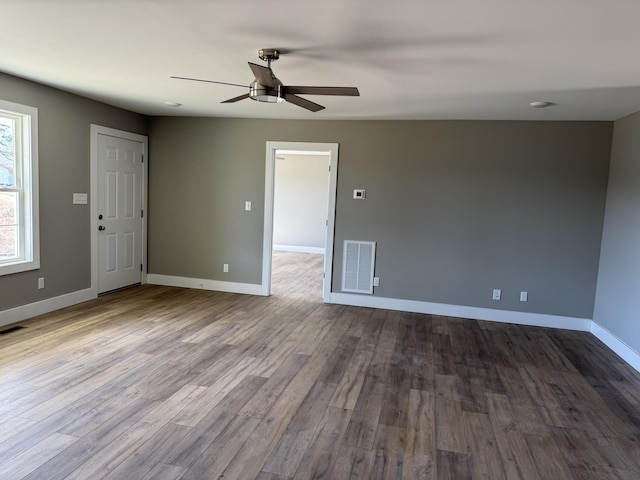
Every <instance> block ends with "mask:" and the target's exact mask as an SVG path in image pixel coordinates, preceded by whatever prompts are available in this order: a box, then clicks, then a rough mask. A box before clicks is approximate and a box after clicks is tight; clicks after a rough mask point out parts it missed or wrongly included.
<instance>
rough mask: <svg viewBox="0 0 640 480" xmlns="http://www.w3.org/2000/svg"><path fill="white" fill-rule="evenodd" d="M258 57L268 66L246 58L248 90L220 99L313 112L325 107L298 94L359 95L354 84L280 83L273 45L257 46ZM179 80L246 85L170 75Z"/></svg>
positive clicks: (278, 54)
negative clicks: (291, 106)
mask: <svg viewBox="0 0 640 480" xmlns="http://www.w3.org/2000/svg"><path fill="white" fill-rule="evenodd" d="M258 57H259V58H260V59H261V60H264V61H265V62H267V66H266V67H265V66H263V65H258V64H255V63H251V62H249V68H251V71H252V72H253V75H254V76H255V79H254V80H253V82H251V84H250V85H249V93H245V94H244V95H240V96H238V97H233V98H230V99H229V100H225V101H224V102H222V103H234V102H238V101H240V100H244V99H245V98H250V99H251V100H256V101H258V102H268V103H281V102H285V101H286V102H289V103H293V104H294V105H297V106H299V107H302V108H305V109H307V110H310V111H312V112H317V111H319V110H322V109H324V108H325V107H323V106H322V105H319V104H317V103H314V102H312V101H310V100H307V99H306V98H302V97H299V96H298V95H339V96H347V97H357V96H360V92H358V89H357V88H356V87H300V86H289V85H283V84H282V82H281V81H280V80H278V78H277V77H276V76H275V74H274V73H273V70H271V62H274V61H276V60H278V58H280V52H279V51H278V50H277V49H275V48H263V49H261V50H258ZM171 78H176V79H178V80H192V81H195V82H207V83H218V84H221V85H232V86H236V87H245V88H246V85H239V84H237V83H226V82H216V81H214V80H203V79H200V78H188V77H171Z"/></svg>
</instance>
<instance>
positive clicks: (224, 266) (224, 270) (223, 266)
mask: <svg viewBox="0 0 640 480" xmlns="http://www.w3.org/2000/svg"><path fill="white" fill-rule="evenodd" d="M222 271H223V272H224V273H228V272H229V264H228V263H225V264H224V265H222Z"/></svg>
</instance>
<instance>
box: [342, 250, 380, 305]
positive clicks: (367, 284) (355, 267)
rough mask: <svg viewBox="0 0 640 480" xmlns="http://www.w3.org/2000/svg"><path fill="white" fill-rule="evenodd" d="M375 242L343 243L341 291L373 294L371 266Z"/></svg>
mask: <svg viewBox="0 0 640 480" xmlns="http://www.w3.org/2000/svg"><path fill="white" fill-rule="evenodd" d="M375 256H376V242H358V241H355V240H345V241H344V251H343V253H342V291H343V292H356V293H369V294H371V293H373V265H374V261H375Z"/></svg>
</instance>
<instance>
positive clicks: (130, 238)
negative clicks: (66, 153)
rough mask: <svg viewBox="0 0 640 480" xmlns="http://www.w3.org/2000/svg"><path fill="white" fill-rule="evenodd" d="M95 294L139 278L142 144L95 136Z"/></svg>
mask: <svg viewBox="0 0 640 480" xmlns="http://www.w3.org/2000/svg"><path fill="white" fill-rule="evenodd" d="M97 146H98V165H97V174H98V182H97V183H98V184H97V207H98V208H97V225H98V227H97V228H98V252H97V254H98V255H97V256H98V293H104V292H108V291H110V290H115V289H118V288H123V287H127V286H129V285H134V284H137V283H140V282H141V279H142V178H143V170H142V162H143V152H144V145H143V143H142V142H138V141H134V140H129V139H125V138H120V137H115V136H111V135H103V134H99V135H98V145H97Z"/></svg>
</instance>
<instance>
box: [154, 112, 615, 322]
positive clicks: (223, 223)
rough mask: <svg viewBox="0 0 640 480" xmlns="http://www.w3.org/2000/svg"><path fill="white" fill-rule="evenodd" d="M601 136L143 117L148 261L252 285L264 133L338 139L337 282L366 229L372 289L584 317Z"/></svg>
mask: <svg viewBox="0 0 640 480" xmlns="http://www.w3.org/2000/svg"><path fill="white" fill-rule="evenodd" d="M611 135H612V123H610V122H480V121H442V122H436V121H313V120H310V121H285V120H283V121H274V120H247V119H213V118H177V117H161V118H154V119H153V120H152V121H151V124H150V137H151V147H150V148H151V162H150V205H151V210H150V216H149V228H150V232H149V238H150V241H149V272H150V273H158V274H166V275H177V276H186V277H196V278H205V279H214V280H227V281H236V282H242V283H253V284H257V283H260V276H261V261H262V226H263V212H264V204H263V203H264V202H263V196H264V163H265V158H264V156H265V142H266V141H268V140H272V141H292V142H293V141H299V142H305V141H306V142H338V143H339V144H340V155H339V156H340V159H339V171H338V198H337V204H336V236H335V245H336V251H335V255H334V281H333V287H332V288H333V291H339V288H340V267H339V266H340V265H342V251H341V250H342V249H341V245H342V242H343V240H345V239H351V240H371V241H376V242H378V250H377V263H376V275H377V276H379V277H380V279H381V286H380V287H378V288H376V292H375V295H378V296H382V297H390V298H398V299H407V300H418V301H426V302H439V303H447V304H455V305H468V306H476V307H488V308H499V309H506V310H516V311H525V312H534V313H545V314H554V315H567V316H575V317H583V318H591V316H592V314H593V304H594V296H595V288H596V278H597V271H598V258H599V252H600V240H601V235H602V222H603V215H604V206H605V196H606V186H607V175H608V165H609V154H610V146H611ZM354 188H366V189H367V199H366V200H365V201H358V200H352V198H351V196H352V190H353V189H354ZM245 200H251V201H253V205H254V209H253V211H252V212H243V205H244V201H245ZM223 263H229V264H230V272H229V273H227V274H224V273H223V272H222V264H223ZM336 266H338V267H337V268H336ZM493 288H501V289H502V290H503V300H502V301H500V302H494V301H492V300H491V290H492V289H493ZM521 290H526V291H528V292H529V302H527V303H521V302H519V301H518V297H519V292H520V291H521Z"/></svg>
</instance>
